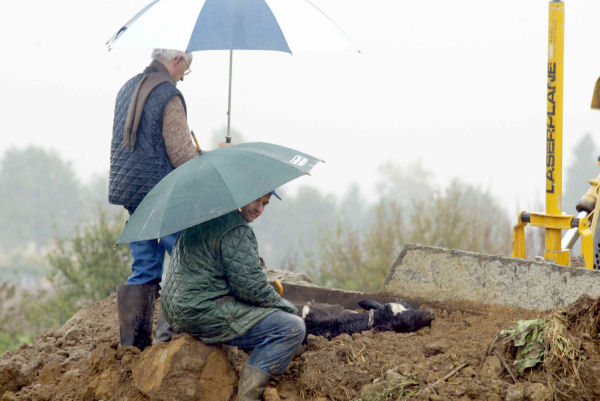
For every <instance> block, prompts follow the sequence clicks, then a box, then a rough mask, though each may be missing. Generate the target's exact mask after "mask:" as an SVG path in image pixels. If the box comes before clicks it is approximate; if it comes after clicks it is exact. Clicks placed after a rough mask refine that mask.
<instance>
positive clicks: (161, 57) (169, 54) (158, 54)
mask: <svg viewBox="0 0 600 401" xmlns="http://www.w3.org/2000/svg"><path fill="white" fill-rule="evenodd" d="M179 56H183V58H184V60H185V62H186V63H187V65H188V66H189V65H190V63H191V62H192V53H186V52H182V51H181V50H174V49H154V50H152V56H151V57H152V60H158V61H160V62H162V63H168V62H170V61H172V60H175V59H176V58H177V57H179Z"/></svg>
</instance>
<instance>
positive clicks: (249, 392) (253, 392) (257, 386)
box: [235, 363, 271, 401]
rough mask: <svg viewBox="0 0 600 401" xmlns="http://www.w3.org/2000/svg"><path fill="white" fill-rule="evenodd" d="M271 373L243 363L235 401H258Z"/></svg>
mask: <svg viewBox="0 0 600 401" xmlns="http://www.w3.org/2000/svg"><path fill="white" fill-rule="evenodd" d="M270 379H271V375H270V374H268V373H267V372H265V371H264V370H262V369H259V368H257V367H254V366H252V365H249V364H247V363H245V364H244V365H243V366H242V371H241V373H240V380H239V382H238V391H237V395H236V397H235V401H259V400H260V397H262V394H263V391H264V390H265V386H266V385H267V383H269V380H270Z"/></svg>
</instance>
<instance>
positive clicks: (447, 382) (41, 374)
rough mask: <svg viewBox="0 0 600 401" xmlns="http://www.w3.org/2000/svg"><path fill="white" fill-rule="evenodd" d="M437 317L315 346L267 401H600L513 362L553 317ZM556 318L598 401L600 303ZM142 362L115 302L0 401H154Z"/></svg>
mask: <svg viewBox="0 0 600 401" xmlns="http://www.w3.org/2000/svg"><path fill="white" fill-rule="evenodd" d="M430 309H432V310H433V311H434V313H435V314H436V319H435V320H434V321H433V323H432V326H431V327H430V328H424V329H422V330H420V331H418V332H416V333H409V334H398V333H390V332H383V333H372V332H363V333H361V334H355V335H353V336H348V335H342V336H339V337H336V338H335V339H333V340H332V341H327V340H325V339H323V338H320V337H312V336H311V337H310V338H309V341H308V344H307V345H306V346H305V347H304V350H303V352H301V353H299V354H298V355H297V356H296V358H295V359H294V360H293V361H292V363H291V364H290V367H289V368H288V369H287V371H286V373H285V374H284V376H283V377H281V378H280V379H279V380H277V381H276V382H273V383H272V384H271V388H270V389H269V391H267V392H266V396H265V397H266V399H267V400H268V401H277V399H281V400H284V401H285V400H287V401H296V400H297V401H299V400H305V399H308V400H314V401H317V400H318V401H326V400H335V401H338V400H362V401H367V400H369V401H376V400H388V399H411V400H412V399H415V400H471V399H473V400H544V399H550V398H549V397H550V396H551V394H552V392H553V391H555V394H558V395H557V398H558V399H570V398H569V397H575V396H574V395H573V394H577V396H578V397H579V398H572V399H594V398H586V397H587V396H586V395H585V394H583V395H582V394H579V393H573V394H571V395H569V394H567V393H565V392H564V388H563V387H561V385H562V384H564V385H571V387H573V386H572V384H573V383H575V382H574V381H568V380H570V379H567V374H569V373H571V374H572V373H573V372H574V371H573V370H568V368H564V365H561V364H556V365H555V366H558V367H559V368H560V369H558V368H557V369H555V370H554V371H552V376H549V375H548V372H549V371H548V370H547V367H543V366H542V367H535V368H533V369H527V370H525V371H524V372H523V373H522V374H519V373H518V372H517V371H516V370H515V369H514V368H513V367H512V366H513V365H512V363H513V361H512V360H511V358H512V357H513V354H511V352H510V351H511V350H510V347H509V346H508V345H507V344H505V343H504V342H503V341H502V339H500V338H499V337H498V333H500V331H502V330H504V329H506V328H507V327H509V326H511V325H512V324H513V323H514V322H515V321H517V320H523V319H535V318H545V317H546V316H548V314H546V313H538V312H532V311H526V310H521V309H514V308H507V307H497V306H487V305H481V304H472V303H450V304H443V305H441V304H436V305H435V307H430ZM553 312H555V313H558V315H559V316H562V318H563V321H564V322H565V330H566V331H565V332H564V333H563V334H564V335H568V336H570V337H569V338H572V342H573V344H575V345H574V347H575V348H577V359H576V360H573V361H570V363H572V362H576V363H575V364H573V363H572V366H575V367H576V368H577V370H576V372H577V373H578V376H577V379H576V380H579V383H581V384H582V385H583V387H585V388H588V389H591V390H589V391H588V393H589V394H592V395H594V394H595V395H596V396H597V395H598V394H600V392H595V391H596V390H595V387H594V386H598V385H597V384H595V383H596V382H597V377H598V374H599V373H600V372H599V371H598V368H596V367H595V366H600V364H599V363H598V362H600V349H599V347H598V345H599V344H598V341H597V340H596V336H597V333H598V319H599V312H600V301H599V300H597V299H591V298H587V299H583V298H582V299H580V300H578V301H577V302H576V303H574V304H573V305H571V306H570V307H569V308H565V309H564V310H560V311H558V312H557V311H553ZM230 356H231V359H232V361H233V364H234V365H237V364H239V363H240V362H242V361H244V360H245V359H246V358H247V356H246V355H245V354H244V353H243V352H241V351H238V352H237V353H235V352H230ZM138 358H140V352H139V351H136V350H135V349H134V348H132V347H126V348H123V347H120V346H119V344H118V322H117V314H116V299H115V297H114V296H112V297H109V298H107V299H105V300H103V301H101V302H99V303H96V304H94V305H91V306H89V307H87V308H85V309H83V310H81V311H80V312H78V313H77V314H76V315H75V316H74V317H73V318H72V319H71V320H69V321H68V322H67V323H66V324H65V325H64V326H63V327H62V328H60V329H58V330H47V331H46V332H44V333H43V335H42V336H40V337H39V338H38V339H36V340H35V341H34V342H33V343H32V344H31V345H23V346H21V347H20V348H19V349H17V350H15V351H12V352H8V353H5V354H3V355H2V356H1V357H0V400H1V401H14V400H32V401H38V400H40V401H41V400H45V401H52V400H77V401H93V400H131V401H138V400H139V401H141V400H148V399H149V398H148V397H147V396H146V395H144V394H143V393H141V392H140V391H139V390H138V389H137V388H136V386H135V385H134V383H133V380H132V366H133V365H134V363H135V361H136V360H137V359H138ZM555 362H556V361H555ZM236 367H237V366H236ZM561 369H562V370H561ZM563 374H564V375H563ZM561 375H562V376H561ZM513 377H514V379H513ZM549 377H552V378H554V381H552V380H549ZM444 378H445V379H444ZM561 380H562V381H561ZM561 383H562V384H561ZM586 386H587V387H586ZM571 387H569V388H571ZM583 387H582V388H583ZM273 389H276V390H277V391H273ZM556 390H559V391H562V393H563V395H562V396H561V395H560V394H561V393H560V392H556ZM403 397H404V398H403ZM561 397H562V398H561ZM596 399H597V398H596Z"/></svg>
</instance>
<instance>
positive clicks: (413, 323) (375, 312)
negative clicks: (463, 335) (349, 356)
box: [358, 299, 435, 333]
mask: <svg viewBox="0 0 600 401" xmlns="http://www.w3.org/2000/svg"><path fill="white" fill-rule="evenodd" d="M358 304H359V305H360V306H361V308H363V309H365V310H368V311H369V326H370V327H373V329H374V330H375V331H395V332H396V333H410V332H413V331H416V330H418V329H420V328H421V327H425V326H431V321H432V320H433V319H434V318H435V317H434V315H433V313H432V312H431V311H428V310H425V309H414V308H412V307H411V306H410V305H408V304H407V303H404V302H391V303H389V304H385V305H382V304H380V303H379V302H377V301H374V300H371V299H364V300H362V301H360V302H359V303H358Z"/></svg>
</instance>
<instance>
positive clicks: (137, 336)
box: [117, 283, 158, 351]
mask: <svg viewBox="0 0 600 401" xmlns="http://www.w3.org/2000/svg"><path fill="white" fill-rule="evenodd" d="M157 295H158V284H157V283H148V284H128V285H121V286H119V287H118V288H117V308H118V312H119V331H120V335H121V345H123V346H128V345H133V346H135V347H138V348H139V349H140V350H142V351H143V350H144V348H146V347H147V346H149V345H151V344H152V322H153V320H154V301H155V300H156V297H157Z"/></svg>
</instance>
